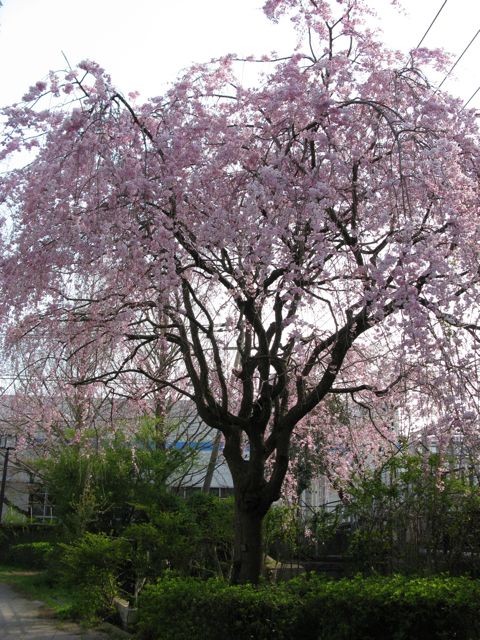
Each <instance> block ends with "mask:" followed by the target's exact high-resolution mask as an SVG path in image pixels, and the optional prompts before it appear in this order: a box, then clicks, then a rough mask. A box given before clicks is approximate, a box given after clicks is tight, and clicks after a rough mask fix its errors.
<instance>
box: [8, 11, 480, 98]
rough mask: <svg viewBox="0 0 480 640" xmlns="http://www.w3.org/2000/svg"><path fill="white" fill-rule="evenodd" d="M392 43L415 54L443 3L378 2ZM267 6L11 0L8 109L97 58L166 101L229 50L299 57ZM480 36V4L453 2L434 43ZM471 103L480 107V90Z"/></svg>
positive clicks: (465, 72) (124, 83)
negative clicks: (69, 68) (57, 73)
mask: <svg viewBox="0 0 480 640" xmlns="http://www.w3.org/2000/svg"><path fill="white" fill-rule="evenodd" d="M372 3H373V5H374V6H375V7H376V9H377V11H378V13H379V17H380V22H381V25H382V28H383V30H384V34H385V40H386V42H388V44H389V45H390V46H393V47H397V48H400V49H404V50H405V51H407V50H408V49H410V48H412V47H414V46H415V45H416V44H417V43H418V41H419V40H420V38H421V37H422V35H423V33H424V32H425V30H426V29H427V27H428V25H429V24H430V22H431V21H432V19H433V18H434V16H435V14H436V12H437V11H438V9H439V8H440V6H441V5H442V3H443V0H404V2H403V5H404V7H405V11H406V14H405V15H403V16H402V15H399V14H398V12H395V11H393V10H392V9H391V8H390V0H372ZM262 4H263V2H262V0H135V1H134V2H132V0H82V1H81V2H79V1H78V0H3V7H1V8H0V104H7V103H10V102H13V101H15V100H18V99H19V98H20V97H21V95H23V93H25V91H26V89H27V88H28V86H29V85H31V84H33V83H34V82H35V81H37V80H39V79H41V78H43V77H44V76H45V75H46V73H47V72H48V70H49V69H60V68H65V60H64V59H63V56H62V51H63V52H64V53H65V55H66V56H67V57H68V59H69V60H70V62H71V63H72V65H74V64H76V63H77V62H79V61H80V60H82V59H84V58H90V59H92V60H96V61H97V62H99V63H100V64H101V65H102V66H103V67H105V68H106V69H107V70H108V71H109V73H110V74H111V75H112V77H113V80H114V82H115V83H116V84H117V86H118V87H119V89H120V90H121V91H123V92H128V91H132V90H138V91H140V92H141V93H142V95H144V96H151V95H158V94H159V93H161V92H162V90H163V89H164V88H165V86H166V84H167V83H168V82H169V81H172V80H173V79H174V78H175V76H176V75H177V73H178V72H179V70H181V69H182V68H183V67H185V66H187V65H188V64H189V63H191V62H194V61H195V62H198V61H203V60H207V59H210V58H212V57H216V56H220V55H222V54H224V53H228V52H235V53H239V54H248V53H260V52H265V51H267V52H268V51H271V50H276V51H278V53H279V54H283V53H289V52H290V50H291V46H290V44H289V43H291V42H292V38H291V34H290V31H291V30H290V26H289V24H288V22H287V23H283V24H280V25H273V24H271V23H270V22H269V21H268V20H267V19H266V18H265V17H264V15H263V12H262V10H261V7H262ZM479 29H480V0H447V3H446V5H445V7H444V9H443V11H442V13H441V15H440V17H439V19H438V21H437V22H436V23H435V25H434V26H433V27H432V29H431V31H430V33H429V35H428V37H427V38H426V40H425V42H424V45H425V46H430V47H444V48H446V49H447V50H449V51H451V52H452V53H453V54H454V55H456V56H457V55H459V54H460V53H461V52H462V50H463V49H464V48H465V46H466V45H467V44H468V42H469V41H470V40H471V38H472V37H473V36H474V35H475V33H476V32H477V30H479ZM479 63H480V34H479V36H478V37H477V38H476V40H475V41H474V43H473V44H472V46H471V47H470V49H469V50H468V52H467V53H466V54H465V57H464V59H463V60H462V61H461V63H459V65H458V66H457V68H456V69H455V76H456V79H454V78H453V77H452V79H449V80H448V82H446V83H445V85H444V88H446V89H448V90H449V91H451V92H452V93H454V94H456V95H458V96H460V97H462V98H464V99H465V100H467V99H468V98H469V97H470V96H471V94H472V93H473V92H474V91H475V89H476V88H477V87H478V86H479V85H480V64H479ZM470 104H471V106H476V107H480V92H479V93H478V94H477V96H476V98H475V100H473V101H472V102H471V103H470Z"/></svg>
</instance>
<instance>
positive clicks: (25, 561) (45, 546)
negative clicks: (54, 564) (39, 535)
mask: <svg viewBox="0 0 480 640" xmlns="http://www.w3.org/2000/svg"><path fill="white" fill-rule="evenodd" d="M54 549H55V545H54V544H52V543H51V542H27V543H25V544H15V545H13V546H12V547H10V553H9V556H8V560H9V562H11V563H12V564H14V565H15V566H18V567H25V568H26V569H46V568H47V566H48V563H49V559H50V558H51V556H52V554H53V551H54Z"/></svg>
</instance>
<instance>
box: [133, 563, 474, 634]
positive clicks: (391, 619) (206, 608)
mask: <svg viewBox="0 0 480 640" xmlns="http://www.w3.org/2000/svg"><path fill="white" fill-rule="evenodd" d="M479 613H480V584H479V583H478V582H476V581H473V580H470V579H468V578H450V577H445V576H440V577H435V578H415V579H409V578H405V577H402V576H393V577H391V578H378V577H377V578H362V577H356V578H354V579H343V580H339V581H333V580H329V579H325V578H321V577H318V576H315V575H313V576H312V575H307V576H301V577H299V578H296V579H294V580H292V581H290V582H287V583H283V584H281V585H278V586H275V587H269V586H261V587H258V588H255V587H253V586H251V585H244V586H234V587H233V586H229V585H227V584H225V583H224V582H221V581H218V580H210V581H207V582H201V581H198V580H195V579H192V578H189V579H180V578H170V579H165V580H162V581H160V582H158V583H157V584H156V585H150V586H149V587H147V588H146V589H145V591H144V594H143V596H141V598H140V609H139V626H138V632H139V637H140V638H142V639H143V640H157V639H158V640H160V638H161V639H162V640H187V639H188V640H190V638H192V637H195V636H196V637H200V638H202V640H247V639H249V640H250V639H252V638H255V640H267V639H276V640H287V639H288V640H384V639H385V638H389V640H425V639H427V638H428V639H429V640H453V639H456V640H475V639H477V640H478V639H479V638H480V624H479Z"/></svg>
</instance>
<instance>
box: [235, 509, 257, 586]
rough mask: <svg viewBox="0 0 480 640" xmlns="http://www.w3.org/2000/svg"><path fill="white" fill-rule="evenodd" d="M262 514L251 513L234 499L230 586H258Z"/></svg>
mask: <svg viewBox="0 0 480 640" xmlns="http://www.w3.org/2000/svg"><path fill="white" fill-rule="evenodd" d="M263 517H264V514H261V513H258V511H251V510H249V509H248V508H245V506H244V505H243V504H242V503H241V502H240V501H239V500H237V499H235V539H234V547H233V567H232V576H231V582H232V584H245V583H247V582H250V583H253V584H258V581H259V579H260V574H261V571H262V560H263V545H262V522H263Z"/></svg>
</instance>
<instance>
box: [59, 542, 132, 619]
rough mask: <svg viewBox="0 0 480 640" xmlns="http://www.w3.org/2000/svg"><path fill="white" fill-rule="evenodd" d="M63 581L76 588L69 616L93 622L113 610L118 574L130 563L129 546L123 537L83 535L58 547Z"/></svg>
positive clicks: (117, 587)
mask: <svg viewBox="0 0 480 640" xmlns="http://www.w3.org/2000/svg"><path fill="white" fill-rule="evenodd" d="M59 547H60V548H61V557H60V564H59V572H60V576H61V578H62V581H63V582H64V583H65V584H66V585H69V586H74V587H75V588H76V593H77V600H76V603H75V605H74V607H73V609H72V611H71V613H72V615H74V616H76V617H79V618H83V619H93V618H95V617H98V616H105V615H107V614H109V613H110V612H111V611H112V602H113V598H114V597H115V596H116V595H118V594H119V582H120V575H121V573H122V571H123V568H124V566H125V565H126V563H127V562H128V560H129V555H130V545H129V543H128V541H126V540H125V539H123V538H109V537H108V536H106V535H104V534H93V533H86V534H85V535H84V536H82V537H81V538H79V539H78V540H76V541H75V542H74V543H72V544H61V545H59Z"/></svg>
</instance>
